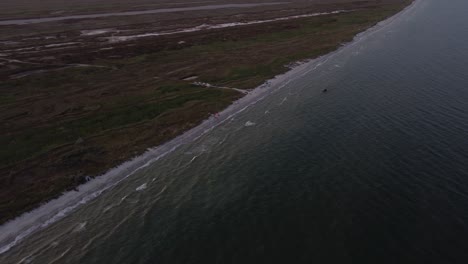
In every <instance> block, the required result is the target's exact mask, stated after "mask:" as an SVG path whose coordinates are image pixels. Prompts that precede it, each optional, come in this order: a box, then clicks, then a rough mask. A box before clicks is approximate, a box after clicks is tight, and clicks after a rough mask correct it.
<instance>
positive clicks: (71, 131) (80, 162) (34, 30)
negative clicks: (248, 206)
mask: <svg viewBox="0 0 468 264" xmlns="http://www.w3.org/2000/svg"><path fill="white" fill-rule="evenodd" d="M39 2H40V4H39ZM249 2H250V3H252V2H253V1H246V0H244V1H235V2H232V1H226V0H218V1H193V0H192V1H181V2H179V3H174V2H173V3H164V2H162V1H160V0H153V1H151V0H138V1H128V0H126V1H124V0H122V1H117V0H98V1H95V0H81V1H68V2H65V1H58V0H45V1H33V0H23V1H6V2H5V3H0V10H1V11H0V120H1V122H0V144H1V146H2V148H1V149H0V223H3V222H5V221H7V220H9V219H12V218H13V217H15V216H17V215H19V214H20V213H22V212H25V211H27V210H30V209H32V208H34V207H37V206H38V205H39V204H40V203H43V202H45V201H47V200H49V199H52V198H54V197H57V196H58V195H60V194H61V193H62V192H63V191H65V190H73V189H75V188H76V187H77V186H78V185H79V184H81V183H83V182H84V181H86V176H92V177H94V176H98V175H100V174H102V173H104V172H105V171H106V170H108V169H109V168H112V167H114V166H117V165H119V164H121V163H122V162H124V161H125V160H128V159H129V158H131V157H134V156H136V155H139V154H141V153H142V152H144V151H145V150H146V149H147V148H149V147H154V146H157V145H159V144H161V143H164V142H165V141H168V140H170V139H172V138H174V137H175V136H177V135H179V134H181V133H182V132H184V131H186V130H188V129H190V128H192V127H194V126H196V125H197V124H199V123H200V122H201V121H202V120H204V119H206V118H208V117H209V116H210V115H212V114H213V113H216V112H218V111H220V110H222V109H223V108H225V107H226V106H228V105H229V104H231V103H232V102H233V101H234V100H236V99H238V98H240V97H241V96H243V95H244V94H245V92H248V91H249V90H250V89H253V88H255V87H257V86H258V85H260V84H262V83H263V82H265V81H266V80H268V79H270V78H272V77H274V76H275V75H277V74H280V73H283V72H285V71H287V70H288V67H287V65H290V64H291V63H294V62H296V61H299V60H304V59H311V58H315V57H317V56H319V55H323V54H325V53H328V52H331V51H333V50H335V49H337V48H338V47H339V46H340V45H342V44H343V43H346V42H349V41H351V40H352V39H353V37H354V36H355V35H356V34H357V33H359V32H362V31H364V30H365V29H367V28H369V27H370V26H372V25H374V24H376V23H377V22H378V21H381V20H383V19H385V18H386V17H388V16H391V15H393V14H395V13H397V12H398V11H399V10H401V9H402V8H403V7H404V6H406V5H408V4H409V3H410V2H411V0H361V1H352V0H317V1H313V0H312V1H306V0H295V1H290V2H286V1H285V3H281V4H276V5H264V6H255V7H237V8H218V9H213V10H198V11H187V10H185V11H182V10H173V11H171V12H167V13H158V14H140V15H131V16H130V15H128V16H109V17H101V18H80V19H64V20H59V21H53V22H43V23H30V24H21V25H14V24H8V25H5V24H3V25H2V22H5V21H7V20H11V19H28V18H39V17H41V18H43V17H63V16H71V15H86V14H96V13H109V12H124V11H130V10H131V11H141V10H154V9H162V8H182V7H194V6H199V7H200V6H209V5H223V4H232V3H237V4H242V3H244V4H245V3H249ZM262 2H263V3H269V2H274V1H261V0H258V1H255V3H262ZM337 10H345V11H346V12H340V13H334V14H322V15H317V16H310V15H311V14H315V13H324V12H332V11H337ZM298 15H302V17H294V16H298ZM278 18H281V19H280V20H278ZM275 19H277V20H276V21H271V20H275ZM265 20H270V21H265ZM252 21H263V22H262V23H256V24H248V23H249V22H252ZM232 22H242V23H244V25H237V26H233V25H229V27H227V26H228V25H227V23H232ZM214 25H218V27H219V28H212V27H213V26H214ZM219 25H222V26H219ZM180 31H189V32H180ZM148 33H151V34H152V35H151V36H146V37H143V36H139V37H135V36H137V35H142V34H148ZM161 33H163V34H161ZM157 34H160V35H159V36H158V35H157ZM194 82H203V83H210V84H212V85H214V86H223V87H230V88H233V89H219V88H216V87H204V86H201V85H199V84H198V85H197V84H194ZM244 91H245V92H244Z"/></svg>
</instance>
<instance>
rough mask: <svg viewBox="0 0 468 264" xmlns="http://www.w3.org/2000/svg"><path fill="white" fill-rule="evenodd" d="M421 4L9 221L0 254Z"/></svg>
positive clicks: (0, 236) (1, 232) (2, 230)
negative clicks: (72, 189) (196, 124)
mask: <svg viewBox="0 0 468 264" xmlns="http://www.w3.org/2000/svg"><path fill="white" fill-rule="evenodd" d="M419 2H420V1H418V0H416V1H413V2H412V3H410V5H408V6H406V7H405V8H404V9H402V10H400V11H399V12H398V13H396V14H393V15H392V16H390V17H388V18H386V19H384V20H382V21H380V22H378V23H377V24H375V25H373V26H371V27H369V28H367V29H366V30H364V31H363V32H361V33H359V34H357V35H355V36H354V38H353V40H352V41H350V42H348V43H346V44H345V45H342V46H341V47H339V48H338V49H337V50H335V51H333V52H330V53H327V54H325V55H322V56H319V57H317V58H315V59H309V60H306V62H304V63H301V64H298V65H295V66H294V67H292V69H290V70H288V71H286V72H285V73H283V74H280V75H277V76H276V77H274V78H273V79H270V80H267V81H266V82H265V83H264V84H262V85H260V86H258V87H256V88H255V89H254V90H252V91H251V92H249V93H248V94H246V95H245V96H243V97H241V98H240V99H238V100H235V101H233V102H232V103H231V104H230V105H229V106H228V107H227V108H225V109H224V110H223V111H221V112H220V113H219V121H218V122H217V123H215V124H213V122H212V119H206V120H204V121H203V122H202V123H201V124H199V125H198V126H196V127H194V128H192V129H190V130H188V131H186V132H184V133H183V134H181V135H179V136H177V137H175V138H174V139H172V140H170V141H168V142H166V143H164V144H162V145H160V146H157V147H154V148H149V149H148V150H147V151H146V152H145V153H144V154H142V155H140V156H137V157H135V158H133V159H131V160H129V161H126V162H125V163H123V164H121V165H119V166H117V167H115V168H113V169H110V170H108V171H107V172H106V173H104V174H103V175H101V176H98V177H96V178H94V179H92V180H91V181H89V182H87V183H85V184H82V185H80V186H79V187H78V188H79V190H80V191H79V192H75V191H69V192H65V193H63V194H62V195H60V196H59V197H58V198H56V199H53V200H51V201H49V202H46V203H45V204H42V205H40V206H39V207H37V208H36V209H34V210H32V211H29V212H27V213H24V214H22V215H20V216H19V217H16V218H13V219H12V220H9V221H7V222H6V223H4V224H3V225H1V226H0V254H3V253H5V252H7V251H8V250H10V249H11V248H12V247H14V246H15V245H17V244H18V243H19V242H21V241H22V240H23V239H24V238H26V237H27V236H29V235H31V234H33V233H35V232H37V231H39V230H41V229H43V228H46V227H47V226H49V225H51V224H53V223H55V222H57V221H59V220H60V219H62V218H64V217H66V216H67V215H68V214H70V213H72V212H73V211H74V210H75V209H77V208H78V207H79V206H80V205H84V204H86V203H88V202H89V201H91V200H93V199H95V198H97V197H98V196H99V195H100V194H102V193H103V192H105V191H106V190H109V189H111V188H112V187H114V186H116V185H117V184H119V183H120V182H122V181H123V180H125V179H126V178H128V177H130V176H132V175H133V174H135V173H137V172H138V171H139V170H141V169H143V168H145V167H147V166H149V165H151V164H152V163H154V162H156V161H158V160H159V159H161V158H163V157H165V156H166V155H168V154H170V153H171V152H173V151H174V150H176V149H177V148H178V147H179V146H182V145H184V144H185V143H187V142H193V141H195V140H197V139H198V138H199V137H201V136H203V135H205V134H206V133H208V132H210V131H211V130H213V129H214V128H216V127H217V126H219V125H221V124H223V123H224V122H226V121H228V120H229V119H231V118H232V117H233V116H235V115H237V114H238V113H241V112H243V111H244V110H246V109H248V108H249V107H250V106H252V105H254V104H255V103H257V102H258V101H261V100H263V99H264V98H265V97H267V96H269V95H270V94H272V93H275V92H276V91H278V90H280V89H282V88H283V87H284V86H285V85H287V84H288V83H289V82H290V81H292V80H294V79H295V78H297V77H299V76H302V75H305V74H308V73H310V72H311V71H314V70H315V69H317V68H319V67H320V66H321V65H322V64H323V63H325V62H326V61H328V59H330V58H332V57H334V56H336V55H338V54H340V53H341V52H342V51H343V50H346V49H348V48H349V47H352V46H353V45H355V44H356V43H359V42H361V41H362V40H364V39H365V38H366V37H368V36H370V35H372V34H373V33H376V32H378V31H379V30H380V29H382V28H384V27H385V26H387V25H389V24H391V23H392V22H393V21H394V20H395V19H396V18H398V17H400V16H401V15H404V14H405V13H406V12H407V10H411V8H412V7H414V6H416V3H419Z"/></svg>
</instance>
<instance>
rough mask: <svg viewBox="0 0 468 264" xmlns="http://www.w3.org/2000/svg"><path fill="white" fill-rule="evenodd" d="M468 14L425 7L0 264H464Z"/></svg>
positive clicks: (324, 61)
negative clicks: (272, 263) (273, 263)
mask: <svg viewBox="0 0 468 264" xmlns="http://www.w3.org/2000/svg"><path fill="white" fill-rule="evenodd" d="M467 8H468V2H466V1H464V0H452V1H450V2H447V1H437V0H425V1H419V2H418V4H416V6H414V7H413V8H411V9H409V10H407V11H405V13H403V14H402V15H399V16H398V17H397V18H395V19H393V20H392V21H390V22H387V23H386V24H385V26H383V25H381V26H380V27H378V28H376V29H374V30H373V32H371V33H367V34H365V35H362V36H360V38H361V39H360V40H358V41H356V42H355V43H353V44H352V45H349V46H347V47H345V48H343V49H341V50H340V51H339V52H337V53H334V54H332V55H330V56H325V57H323V58H321V59H319V60H317V61H315V62H314V63H311V64H308V65H307V66H306V68H307V69H305V70H304V71H301V72H299V73H298V74H295V76H294V77H295V78H293V79H291V80H289V81H288V82H286V83H285V84H284V87H282V88H281V89H279V90H277V91H276V92H275V93H274V94H272V95H270V96H268V97H267V98H265V99H264V100H262V101H259V102H258V103H256V104H255V105H253V106H251V107H249V108H248V109H246V110H245V111H243V112H241V113H239V114H238V115H236V116H235V117H234V118H233V119H230V120H229V121H228V122H225V123H223V124H222V125H220V126H218V127H216V128H215V129H213V130H211V131H209V132H207V133H206V134H204V135H203V136H201V137H200V138H198V139H197V140H196V141H194V142H191V143H187V144H184V145H182V146H180V147H179V148H178V149H176V150H175V151H173V152H171V153H169V154H168V155H166V156H164V157H163V158H161V159H159V160H158V161H156V162H154V163H152V164H151V165H150V166H147V167H144V168H143V169H141V170H139V171H138V172H137V173H135V174H134V175H132V176H131V177H129V178H127V179H125V180H124V181H123V182H121V184H119V185H117V186H115V187H114V188H112V189H111V190H107V191H106V192H104V193H103V194H102V195H101V196H99V197H98V198H97V199H94V200H92V201H91V202H89V203H88V204H86V205H84V206H82V207H80V208H79V209H78V210H77V211H75V212H74V213H72V214H70V215H68V216H66V217H65V218H63V219H62V220H60V221H58V222H56V223H54V224H52V225H50V226H49V227H47V228H46V229H44V230H42V231H40V232H37V233H36V234H34V235H31V236H30V237H28V238H27V239H25V240H24V241H23V242H22V243H21V244H19V245H17V246H16V247H13V248H12V249H11V250H9V251H8V252H6V253H4V254H3V255H0V262H1V263H18V262H21V261H23V262H24V263H253V262H257V263H267V262H275V263H277V262H283V263H465V262H466V259H467V257H468V243H467V242H468V241H467V240H468V172H467V171H468V170H467V169H468V168H467V165H466V164H467V160H468V152H467V149H468V139H467V138H466V134H467V131H468V123H467V122H466V120H468V89H467V86H466V84H467V83H468V75H467V71H466V67H467V65H468V45H466V43H467V41H468V35H467V34H465V33H466V32H467V29H468V19H466V15H465V10H466V9H467ZM325 88H326V89H328V92H327V93H322V92H321V91H322V90H323V89H325ZM211 122H213V123H215V122H217V121H216V120H215V119H212V121H211Z"/></svg>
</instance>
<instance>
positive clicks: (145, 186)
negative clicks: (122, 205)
mask: <svg viewBox="0 0 468 264" xmlns="http://www.w3.org/2000/svg"><path fill="white" fill-rule="evenodd" d="M147 187H148V184H147V183H143V184H142V185H140V186H138V187H137V188H136V189H135V191H137V192H141V191H143V190H144V189H146V188H147Z"/></svg>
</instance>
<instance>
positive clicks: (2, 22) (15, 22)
mask: <svg viewBox="0 0 468 264" xmlns="http://www.w3.org/2000/svg"><path fill="white" fill-rule="evenodd" d="M284 3H287V2H272V3H251V4H223V5H205V6H192V7H174V8H160V9H152V10H143V11H125V12H110V13H102V14H90V15H74V16H59V17H44V18H29V19H13V20H0V26H6V25H25V24H37V23H44V22H53V21H63V20H70V19H90V18H102V17H111V16H135V15H150V14H162V13H173V12H188V11H199V10H217V9H225V8H252V7H257V6H267V5H281V4H284Z"/></svg>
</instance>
